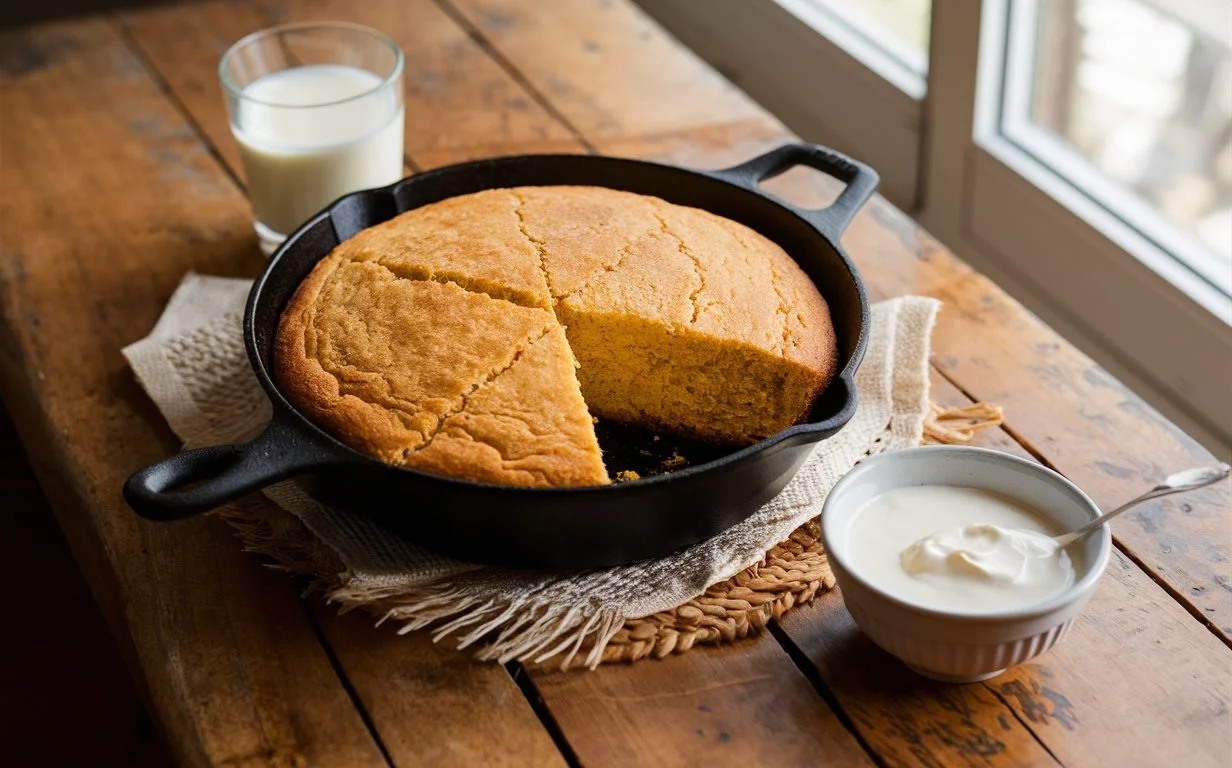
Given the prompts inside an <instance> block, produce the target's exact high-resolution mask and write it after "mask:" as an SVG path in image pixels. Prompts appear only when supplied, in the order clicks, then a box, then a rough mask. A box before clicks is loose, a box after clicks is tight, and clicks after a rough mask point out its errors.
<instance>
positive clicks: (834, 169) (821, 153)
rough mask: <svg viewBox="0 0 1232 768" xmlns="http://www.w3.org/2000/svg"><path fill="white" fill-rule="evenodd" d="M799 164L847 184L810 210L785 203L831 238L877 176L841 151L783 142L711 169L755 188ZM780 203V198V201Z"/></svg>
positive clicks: (871, 189) (865, 197)
mask: <svg viewBox="0 0 1232 768" xmlns="http://www.w3.org/2000/svg"><path fill="white" fill-rule="evenodd" d="M797 165H803V166H806V167H808V168H812V169H813V170H815V171H821V172H822V173H824V174H826V175H827V176H832V177H834V178H836V179H838V180H839V181H843V182H846V183H847V186H846V187H845V188H844V189H843V191H842V193H841V194H840V195H839V196H838V199H837V200H835V201H834V202H833V203H832V204H831V205H830V206H829V207H828V208H822V209H820V210H810V209H804V208H797V207H795V206H792V205H789V206H788V207H789V208H791V209H792V210H794V211H795V212H796V213H797V214H799V215H800V216H801V217H802V218H804V219H805V220H807V221H808V222H809V223H811V224H812V225H813V226H815V227H817V228H818V229H820V230H821V231H822V232H824V233H825V234H827V235H830V236H831V237H834V238H838V236H839V235H841V234H843V231H844V230H845V229H847V225H848V224H850V223H851V220H852V219H853V218H855V215H856V213H857V212H858V211H859V210H860V208H862V207H863V206H864V204H865V203H866V202H868V199H869V198H870V197H872V196H873V192H874V191H876V189H877V184H878V182H880V180H881V178H880V177H879V176H878V175H877V172H876V171H874V170H873V169H872V168H870V167H868V166H867V165H865V164H864V163H861V162H859V161H858V160H853V159H851V158H850V157H848V156H847V155H844V154H843V153H841V152H835V151H834V150H833V149H829V148H827V147H822V146H818V145H816V144H786V145H784V146H781V147H779V148H777V149H772V150H770V151H769V152H767V153H766V154H764V155H759V156H758V157H755V158H753V159H752V160H749V161H748V162H745V163H741V164H740V165H737V166H733V167H731V168H726V169H724V170H721V171H714V172H713V173H714V175H716V176H718V177H719V178H722V179H725V180H726V181H730V182H732V183H734V184H738V185H740V186H742V187H744V188H746V189H750V190H754V191H757V185H758V184H760V183H761V182H763V181H765V180H766V179H772V178H774V177H775V176H778V175H779V174H781V173H783V172H785V171H787V170H790V169H791V168H794V167H796V166H797ZM780 202H781V201H780Z"/></svg>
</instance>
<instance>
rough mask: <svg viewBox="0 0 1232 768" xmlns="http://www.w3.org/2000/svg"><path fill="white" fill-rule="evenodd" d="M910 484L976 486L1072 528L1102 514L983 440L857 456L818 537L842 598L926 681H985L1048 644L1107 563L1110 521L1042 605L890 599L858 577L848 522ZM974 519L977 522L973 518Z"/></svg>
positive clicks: (1066, 485) (1065, 484) (1056, 479)
mask: <svg viewBox="0 0 1232 768" xmlns="http://www.w3.org/2000/svg"><path fill="white" fill-rule="evenodd" d="M914 485H954V486H965V487H968V488H979V489H983V490H987V491H992V492H994V493H999V494H1002V495H1004V496H1008V497H1009V498H1012V499H1015V500H1017V501H1019V502H1022V503H1023V504H1026V505H1027V506H1029V507H1031V508H1032V509H1034V510H1036V511H1037V512H1039V513H1040V514H1042V515H1045V516H1047V517H1048V518H1050V519H1051V520H1053V521H1054V522H1056V523H1057V524H1058V527H1059V528H1060V529H1061V530H1071V529H1073V528H1076V527H1078V526H1079V525H1081V524H1083V523H1086V522H1087V521H1089V520H1091V519H1092V518H1094V517H1096V516H1098V515H1099V514H1100V512H1099V508H1098V507H1097V506H1095V503H1094V502H1092V501H1091V500H1090V499H1089V498H1087V495H1086V494H1085V493H1083V492H1082V491H1081V490H1079V489H1078V487H1077V486H1075V485H1074V484H1073V483H1071V482H1070V481H1068V480H1066V479H1065V478H1064V477H1062V476H1061V475H1058V474H1057V473H1056V472H1053V471H1052V470H1050V469H1047V468H1045V467H1042V466H1040V465H1038V464H1035V463H1032V462H1030V461H1026V460H1024V459H1020V458H1018V457H1016V456H1011V455H1009V454H1006V453H999V452H997V451H989V450H985V449H983V448H968V447H960V446H925V447H922V448H908V449H905V450H900V451H892V452H890V453H883V454H880V455H878V456H874V457H872V458H869V459H865V460H864V461H863V462H861V463H860V465H859V466H857V467H856V468H855V469H853V470H851V471H850V472H848V473H847V475H846V476H845V477H844V478H843V479H842V480H840V481H839V482H838V484H837V485H835V486H834V489H833V490H832V491H830V495H829V496H828V497H827V498H826V503H825V506H824V507H823V508H822V513H821V532H822V540H823V541H824V543H825V547H826V552H827V554H828V556H829V560H830V567H831V568H832V569H833V570H834V576H835V578H836V579H837V580H838V585H839V589H841V590H842V594H843V602H844V603H846V605H847V610H848V611H849V612H850V613H851V616H852V618H854V619H855V621H856V624H858V625H859V627H860V629H862V630H863V631H864V633H865V634H866V635H868V636H869V637H870V638H871V639H872V641H873V642H874V643H876V644H877V645H879V646H881V647H882V648H883V649H885V650H886V651H888V652H889V653H891V654H893V655H894V656H897V657H898V658H900V659H902V660H903V661H904V662H905V663H906V664H907V666H909V667H911V668H912V669H914V670H915V671H916V672H919V673H920V674H922V675H924V676H926V677H930V678H932V679H934V680H941V681H944V682H949V683H967V682H975V681H977V680H986V679H988V678H990V677H994V676H996V675H998V674H1000V673H1002V672H1004V671H1005V670H1006V669H1008V668H1009V667H1012V666H1015V665H1017V664H1021V663H1023V662H1024V661H1027V660H1028V659H1031V658H1034V657H1035V656H1038V655H1039V654H1041V653H1043V652H1044V651H1046V650H1048V649H1049V648H1051V647H1052V646H1053V645H1055V644H1056V642H1057V641H1058V640H1060V639H1061V637H1062V636H1064V634H1065V632H1066V631H1067V630H1068V629H1069V627H1070V624H1072V623H1073V620H1074V617H1075V616H1077V615H1078V612H1079V611H1080V610H1082V607H1083V606H1084V605H1086V602H1087V600H1088V599H1089V598H1090V597H1091V594H1092V593H1093V592H1094V591H1095V585H1096V583H1097V582H1098V581H1099V578H1100V576H1102V575H1103V573H1104V569H1105V568H1106V567H1107V565H1108V557H1109V555H1110V554H1111V552H1112V534H1111V533H1110V532H1109V530H1108V526H1106V525H1105V526H1103V527H1102V528H1101V529H1100V530H1098V531H1095V532H1094V533H1091V534H1089V535H1088V536H1087V537H1086V538H1085V539H1083V540H1082V541H1081V542H1079V543H1078V544H1075V545H1073V546H1079V547H1081V549H1080V550H1079V552H1078V554H1079V555H1080V557H1081V562H1080V563H1077V564H1076V565H1077V566H1078V569H1079V572H1078V574H1077V576H1078V577H1077V579H1075V582H1074V584H1073V585H1072V586H1071V587H1069V588H1068V589H1066V590H1065V591H1064V592H1062V593H1060V594H1058V595H1054V596H1053V597H1050V598H1048V599H1047V600H1044V601H1043V602H1040V603H1035V604H1032V605H1028V606H1024V607H1019V608H1013V609H1010V610H1004V611H993V612H987V611H985V612H975V611H971V612H964V611H957V610H942V609H938V608H932V607H926V606H923V605H919V604H917V603H914V602H912V601H910V600H905V599H902V598H899V597H896V596H894V595H892V594H890V593H888V592H886V591H884V590H882V589H880V588H878V587H876V586H874V585H872V584H870V583H869V582H868V581H866V580H865V579H863V578H861V577H860V576H859V561H858V557H857V553H854V552H852V551H850V549H849V548H848V546H847V540H848V530H849V528H850V525H851V521H852V520H853V519H854V517H855V515H856V513H858V512H859V511H860V509H861V507H863V506H864V504H865V503H867V502H868V501H869V500H870V499H872V498H873V497H874V496H877V495H878V494H881V493H884V492H885V491H889V490H891V489H894V488H902V487H906V486H914ZM972 522H975V521H972Z"/></svg>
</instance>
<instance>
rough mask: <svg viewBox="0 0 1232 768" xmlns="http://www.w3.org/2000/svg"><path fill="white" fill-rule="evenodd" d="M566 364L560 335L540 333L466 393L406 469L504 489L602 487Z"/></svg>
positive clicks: (590, 432)
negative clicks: (502, 485)
mask: <svg viewBox="0 0 1232 768" xmlns="http://www.w3.org/2000/svg"><path fill="white" fill-rule="evenodd" d="M574 366H575V363H574V360H573V355H572V354H571V353H570V352H569V345H568V342H566V340H565V334H564V332H563V331H562V330H561V328H560V327H558V326H557V327H552V328H548V329H547V330H546V331H545V332H544V333H543V335H542V336H540V337H539V338H537V339H535V340H534V341H532V342H531V343H530V344H529V345H527V346H526V347H524V348H523V349H521V350H520V351H519V353H518V358H517V359H516V360H515V361H514V362H513V363H512V365H511V366H510V367H509V368H508V369H506V370H505V371H503V372H502V373H500V375H498V376H497V377H495V378H493V379H492V380H490V381H487V382H484V383H483V384H482V385H481V386H480V387H479V388H478V389H476V390H475V391H474V392H473V393H472V394H470V395H468V396H467V397H466V404H465V406H464V407H463V409H462V410H461V411H460V412H459V413H457V414H455V415H453V416H450V417H448V418H447V419H446V420H445V422H444V424H443V425H442V427H441V429H440V431H439V432H438V433H437V434H436V436H435V437H433V438H432V440H431V441H430V442H429V443H428V444H427V445H426V446H424V447H423V448H421V449H419V450H418V451H416V452H415V453H413V454H412V455H411V456H410V457H409V458H408V459H407V461H406V466H408V467H413V468H415V469H420V470H423V471H425V472H434V473H436V474H440V475H448V476H450V477H458V478H462V479H466V480H475V481H479V482H488V483H506V484H509V485H539V486H555V485H602V484H604V483H607V482H609V481H608V476H607V471H606V470H605V469H604V468H603V459H602V457H601V455H600V451H599V444H598V442H597V441H596V440H595V431H594V425H593V424H592V422H591V418H590V413H589V412H588V411H587V410H586V403H585V402H583V400H582V393H581V392H580V391H579V390H578V384H577V379H575V378H574V376H573V371H574Z"/></svg>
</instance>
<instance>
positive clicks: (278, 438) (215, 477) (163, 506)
mask: <svg viewBox="0 0 1232 768" xmlns="http://www.w3.org/2000/svg"><path fill="white" fill-rule="evenodd" d="M337 463H339V457H338V455H337V454H336V453H334V452H333V451H332V450H331V449H330V448H328V447H326V446H323V445H321V444H319V443H316V442H313V441H311V440H310V439H308V438H306V437H305V436H304V435H303V434H302V433H299V432H297V431H295V430H293V429H291V428H289V427H287V426H285V425H283V424H282V423H281V422H279V421H278V420H277V418H275V419H274V420H273V421H271V422H270V423H269V426H267V427H266V428H265V431H264V432H262V433H261V434H260V435H258V436H257V437H256V438H255V439H253V440H252V442H249V443H244V444H242V445H216V446H212V447H209V448H198V449H196V450H192V451H184V452H182V453H178V454H176V455H174V456H170V457H168V458H166V459H163V460H162V461H159V462H156V463H154V464H151V465H150V466H148V467H146V468H144V469H140V470H138V471H136V472H134V473H133V474H132V475H131V476H130V477H129V478H128V480H126V481H125V482H124V500H125V501H127V502H128V506H130V507H132V509H133V511H135V512H136V513H137V514H139V515H141V516H142V517H144V518H147V519H149V520H163V521H166V520H180V519H182V518H186V517H192V516H193V515H197V514H200V513H202V512H206V511H208V510H211V509H214V508H215V507H220V506H222V505H223V504H226V503H227V502H229V501H234V500H235V499H238V498H239V497H241V496H243V495H245V494H248V493H251V492H252V491H256V490H259V489H261V488H264V487H266V486H267V485H272V484H273V483H276V482H278V481H279V480H285V479H287V478H289V477H295V476H296V475H302V474H304V473H305V472H308V471H310V470H312V469H316V468H320V467H323V466H325V465H329V464H337ZM189 485H191V486H192V487H187V488H186V487H185V486H189Z"/></svg>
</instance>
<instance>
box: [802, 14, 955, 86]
mask: <svg viewBox="0 0 1232 768" xmlns="http://www.w3.org/2000/svg"><path fill="white" fill-rule="evenodd" d="M812 2H813V3H815V4H816V5H817V6H818V7H820V8H821V9H823V10H827V9H828V10H830V11H832V12H833V13H834V14H835V15H836V16H838V17H840V18H841V19H843V20H844V21H845V22H846V23H848V24H850V25H851V26H853V27H855V28H856V29H857V30H859V31H860V32H861V33H863V34H864V35H866V36H868V37H869V38H870V40H871V41H873V42H874V43H875V44H877V45H879V46H881V47H882V48H884V49H885V50H886V52H887V53H889V54H890V55H891V56H895V57H896V58H898V59H899V60H900V61H902V63H903V65H904V66H906V67H908V68H910V69H913V70H915V71H917V72H920V73H924V72H927V71H928V21H929V19H928V17H929V14H930V13H931V12H932V2H931V0H812Z"/></svg>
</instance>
